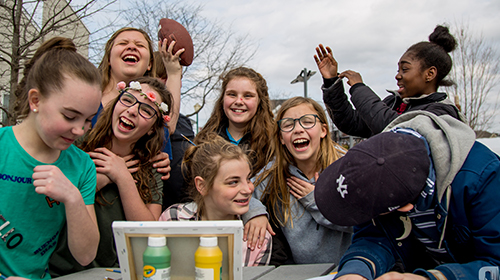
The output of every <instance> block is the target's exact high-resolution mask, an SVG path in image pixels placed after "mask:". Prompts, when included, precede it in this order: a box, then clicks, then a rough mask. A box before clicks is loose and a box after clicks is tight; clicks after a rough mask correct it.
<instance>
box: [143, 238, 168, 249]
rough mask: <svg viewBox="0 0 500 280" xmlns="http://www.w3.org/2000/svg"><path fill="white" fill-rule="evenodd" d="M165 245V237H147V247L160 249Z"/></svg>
mask: <svg viewBox="0 0 500 280" xmlns="http://www.w3.org/2000/svg"><path fill="white" fill-rule="evenodd" d="M166 245H167V238H166V237H165V236H162V237H156V236H149V237H148V246H151V247H162V246H166Z"/></svg>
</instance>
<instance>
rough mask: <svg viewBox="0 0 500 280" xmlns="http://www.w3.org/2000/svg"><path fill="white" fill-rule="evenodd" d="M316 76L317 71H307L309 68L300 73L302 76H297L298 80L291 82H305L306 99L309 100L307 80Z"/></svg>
mask: <svg viewBox="0 0 500 280" xmlns="http://www.w3.org/2000/svg"><path fill="white" fill-rule="evenodd" d="M314 74H316V71H311V70H307V68H304V70H302V71H300V74H299V75H298V76H297V78H295V79H294V80H293V81H291V82H290V84H296V83H298V82H304V97H306V98H307V80H309V79H310V78H311V77H312V76H313V75H314Z"/></svg>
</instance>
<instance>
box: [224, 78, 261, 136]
mask: <svg viewBox="0 0 500 280" xmlns="http://www.w3.org/2000/svg"><path fill="white" fill-rule="evenodd" d="M258 106H259V95H258V93H257V89H256V87H255V84H254V83H253V82H252V81H251V80H250V79H248V78H245V77H236V78H233V79H232V80H230V81H229V82H228V83H227V86H226V91H225V92H224V99H223V108H224V113H225V114H226V116H227V118H228V119H229V125H230V126H231V125H233V126H237V127H244V126H245V125H247V123H248V122H250V120H252V118H253V117H254V116H255V113H256V112H257V107H258Z"/></svg>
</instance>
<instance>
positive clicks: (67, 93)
mask: <svg viewBox="0 0 500 280" xmlns="http://www.w3.org/2000/svg"><path fill="white" fill-rule="evenodd" d="M29 96H30V97H29V98H30V108H31V110H34V109H37V113H30V114H33V116H34V118H35V127H36V131H37V134H38V136H39V137H40V139H41V140H42V142H43V143H44V145H45V146H46V147H48V148H49V149H53V150H65V149H67V148H69V146H70V145H71V144H73V142H74V141H75V140H76V139H77V138H79V137H81V136H82V135H83V134H85V132H86V131H87V130H88V129H89V128H90V123H91V120H92V117H93V116H94V115H95V114H96V112H97V109H98V108H99V104H100V101H101V90H100V88H99V85H90V84H88V83H86V82H83V81H81V80H79V79H76V78H73V77H70V76H67V75H65V76H64V83H63V86H62V88H61V89H54V90H51V92H50V94H48V95H45V96H47V97H43V96H41V95H40V93H39V92H38V91H37V90H35V89H32V90H30V92H29Z"/></svg>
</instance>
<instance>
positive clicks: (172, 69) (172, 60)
mask: <svg viewBox="0 0 500 280" xmlns="http://www.w3.org/2000/svg"><path fill="white" fill-rule="evenodd" d="M167 42H168V40H167V39H166V38H165V39H163V43H162V42H161V41H158V49H159V50H160V54H161V58H162V60H163V65H164V66H165V70H166V71H167V75H169V76H170V75H172V74H176V73H178V74H180V73H181V72H182V66H181V64H180V62H179V61H180V56H181V54H182V53H183V52H184V51H185V49H184V48H182V49H180V50H178V51H177V52H176V53H175V54H174V53H173V51H174V46H175V43H176V42H175V41H172V42H170V45H168V46H167Z"/></svg>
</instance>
